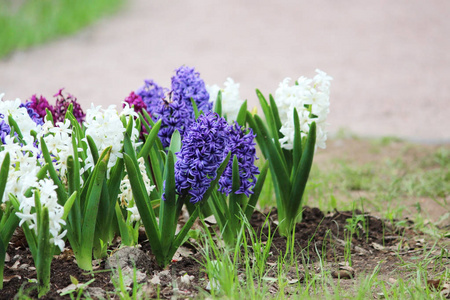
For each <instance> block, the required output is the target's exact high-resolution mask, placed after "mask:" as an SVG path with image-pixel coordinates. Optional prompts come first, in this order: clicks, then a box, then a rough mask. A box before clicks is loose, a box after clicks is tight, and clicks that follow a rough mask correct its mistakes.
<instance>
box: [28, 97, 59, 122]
mask: <svg viewBox="0 0 450 300" xmlns="http://www.w3.org/2000/svg"><path fill="white" fill-rule="evenodd" d="M28 102H30V103H31V104H30V107H31V108H32V109H34V111H35V112H36V113H37V114H38V115H39V116H40V117H41V119H42V120H43V119H44V118H45V116H46V115H47V112H46V110H45V109H48V110H49V111H50V112H51V113H52V114H53V113H54V111H53V106H51V105H50V104H49V103H48V101H47V99H45V98H44V97H43V96H42V95H41V96H40V97H37V96H36V94H34V95H33V96H31V99H30V100H29V101H27V103H28Z"/></svg>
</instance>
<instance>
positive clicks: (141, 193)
mask: <svg viewBox="0 0 450 300" xmlns="http://www.w3.org/2000/svg"><path fill="white" fill-rule="evenodd" d="M127 138H128V136H125V140H126V139H127ZM126 143H127V141H125V144H126ZM123 157H124V162H125V167H126V169H127V172H128V178H129V179H130V185H131V189H132V191H133V198H134V201H135V203H136V206H137V208H138V211H139V214H140V216H141V220H142V223H143V224H144V227H145V231H146V233H147V236H148V238H149V242H150V247H151V249H152V252H153V254H154V255H155V257H156V260H157V262H158V264H160V265H163V264H164V263H163V262H164V254H163V251H162V247H161V235H160V232H159V228H158V224H157V222H156V216H155V213H154V211H153V208H151V207H149V203H150V198H149V196H148V195H147V190H146V188H145V185H144V182H143V180H142V176H141V174H140V173H139V172H138V171H137V170H138V168H136V165H137V161H136V158H135V157H134V158H133V154H132V153H128V152H127V151H126V152H125V153H124V155H123Z"/></svg>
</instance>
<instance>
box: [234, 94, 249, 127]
mask: <svg viewBox="0 0 450 300" xmlns="http://www.w3.org/2000/svg"><path fill="white" fill-rule="evenodd" d="M246 118H247V100H245V101H244V103H242V105H241V108H240V109H239V112H238V115H237V117H236V122H237V123H238V124H239V125H241V126H244V125H245V120H246Z"/></svg>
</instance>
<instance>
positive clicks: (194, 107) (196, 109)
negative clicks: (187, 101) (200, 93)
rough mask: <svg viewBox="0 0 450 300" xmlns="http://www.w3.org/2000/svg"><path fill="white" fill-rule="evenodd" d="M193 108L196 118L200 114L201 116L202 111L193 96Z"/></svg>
mask: <svg viewBox="0 0 450 300" xmlns="http://www.w3.org/2000/svg"><path fill="white" fill-rule="evenodd" d="M191 103H192V108H193V109H194V116H195V119H196V120H197V119H198V116H200V112H199V111H198V107H197V103H195V100H194V98H191Z"/></svg>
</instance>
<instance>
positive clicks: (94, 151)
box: [86, 135, 98, 165]
mask: <svg viewBox="0 0 450 300" xmlns="http://www.w3.org/2000/svg"><path fill="white" fill-rule="evenodd" d="M86 139H87V141H88V144H89V148H90V149H91V154H92V158H93V160H94V165H95V164H96V163H97V161H98V148H97V145H96V144H95V142H94V139H93V138H92V137H91V136H90V135H88V136H86Z"/></svg>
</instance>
